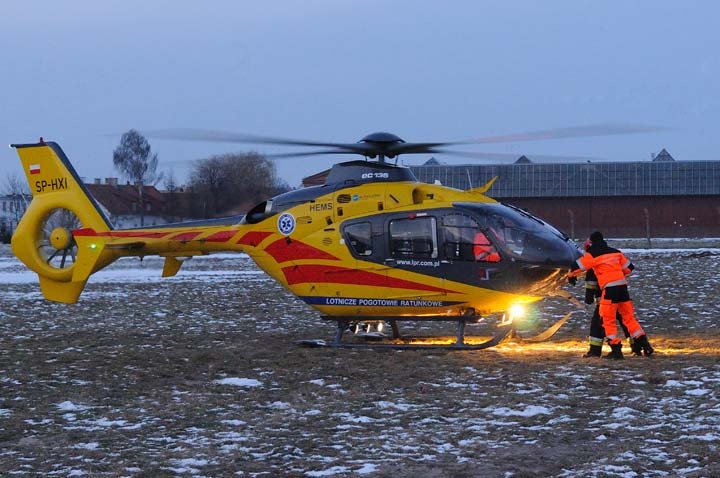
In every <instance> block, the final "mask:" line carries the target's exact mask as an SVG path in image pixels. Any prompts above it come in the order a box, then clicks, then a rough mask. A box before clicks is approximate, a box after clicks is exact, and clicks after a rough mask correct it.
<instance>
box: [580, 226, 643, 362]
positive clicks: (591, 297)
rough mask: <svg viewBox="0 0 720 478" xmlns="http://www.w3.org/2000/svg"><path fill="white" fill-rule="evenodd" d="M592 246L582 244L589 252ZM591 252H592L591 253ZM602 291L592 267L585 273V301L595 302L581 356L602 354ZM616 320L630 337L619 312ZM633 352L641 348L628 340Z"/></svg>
mask: <svg viewBox="0 0 720 478" xmlns="http://www.w3.org/2000/svg"><path fill="white" fill-rule="evenodd" d="M591 247H592V242H590V239H587V240H586V241H585V243H584V244H583V250H584V251H585V252H589V251H590V248H591ZM591 254H592V253H591ZM571 283H572V284H573V285H574V284H575V278H573V279H572V280H571ZM601 296H602V291H601V290H600V286H599V285H598V282H597V278H596V277H595V271H593V270H592V269H590V270H588V271H587V272H586V273H585V303H586V304H595V308H594V310H593V315H592V318H591V319H590V335H588V342H589V345H590V349H589V350H588V351H587V352H586V353H585V354H584V355H583V358H593V357H600V356H601V355H602V345H603V342H604V341H605V329H604V328H603V323H602V318H601V317H600V297H601ZM616 320H617V321H618V322H619V323H620V327H621V328H622V329H623V332H624V334H625V337H630V332H628V329H627V328H626V327H625V325H624V324H623V323H622V317H621V316H620V313H618V314H617V316H616ZM630 345H631V348H632V351H633V354H635V355H642V350H639V349H638V348H637V346H636V344H635V342H634V341H633V340H631V342H630Z"/></svg>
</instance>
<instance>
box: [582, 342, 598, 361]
mask: <svg viewBox="0 0 720 478" xmlns="http://www.w3.org/2000/svg"><path fill="white" fill-rule="evenodd" d="M600 356H602V345H590V350H588V351H587V352H585V354H583V358H593V357H600Z"/></svg>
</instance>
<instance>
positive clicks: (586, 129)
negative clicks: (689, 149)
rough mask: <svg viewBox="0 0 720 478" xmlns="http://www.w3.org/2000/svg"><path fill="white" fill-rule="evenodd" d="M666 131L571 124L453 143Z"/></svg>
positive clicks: (648, 127)
mask: <svg viewBox="0 0 720 478" xmlns="http://www.w3.org/2000/svg"><path fill="white" fill-rule="evenodd" d="M658 131H667V128H660V127H656V126H644V125H633V124H612V123H607V124H593V125H587V126H572V127H569V128H554V129H544V130H538V131H528V132H525V133H517V134H505V135H499V136H485V137H481V138H475V139H470V140H468V141H463V142H459V143H453V144H486V143H515V142H522V141H543V140H550V139H565V138H590V137H594V136H615V135H620V134H638V133H655V132H658Z"/></svg>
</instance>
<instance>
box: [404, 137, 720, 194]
mask: <svg viewBox="0 0 720 478" xmlns="http://www.w3.org/2000/svg"><path fill="white" fill-rule="evenodd" d="M523 157H524V156H523ZM523 157H521V158H520V159H518V161H516V162H515V163H513V164H462V165H447V164H439V165H427V164H423V165H417V166H410V169H412V171H413V172H414V173H415V176H417V178H418V179H419V180H420V181H423V182H427V183H434V182H435V181H440V182H441V183H442V184H444V185H445V186H450V187H454V188H458V189H465V188H467V185H468V183H471V184H484V183H486V182H487V181H489V180H490V179H492V178H493V177H495V176H497V177H498V179H497V181H496V182H495V183H494V184H493V186H492V187H491V188H490V190H489V191H488V194H489V195H490V196H491V197H494V198H525V197H602V196H698V195H720V161H676V160H675V159H674V158H673V157H672V156H671V155H670V153H668V152H667V150H666V149H663V150H662V151H660V153H659V154H658V155H657V156H655V157H654V158H653V160H652V161H628V162H620V161H615V162H599V161H593V162H585V163H534V162H532V161H521V159H522V158H523Z"/></svg>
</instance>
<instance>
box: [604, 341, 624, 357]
mask: <svg viewBox="0 0 720 478" xmlns="http://www.w3.org/2000/svg"><path fill="white" fill-rule="evenodd" d="M610 349H612V350H611V351H610V353H609V354H607V355H606V356H604V357H603V358H606V359H613V360H622V359H624V358H625V357H623V353H622V344H611V345H610Z"/></svg>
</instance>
